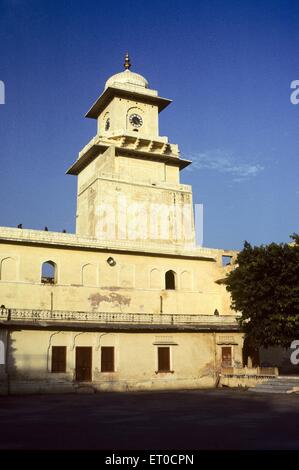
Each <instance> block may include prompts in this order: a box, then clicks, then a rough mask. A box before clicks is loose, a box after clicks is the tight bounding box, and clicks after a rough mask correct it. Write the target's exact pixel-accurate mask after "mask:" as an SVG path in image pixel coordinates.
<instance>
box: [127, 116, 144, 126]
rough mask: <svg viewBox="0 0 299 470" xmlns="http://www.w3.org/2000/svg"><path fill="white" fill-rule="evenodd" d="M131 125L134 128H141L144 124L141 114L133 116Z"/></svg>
mask: <svg viewBox="0 0 299 470" xmlns="http://www.w3.org/2000/svg"><path fill="white" fill-rule="evenodd" d="M130 123H131V124H132V126H134V127H141V126H142V124H143V120H142V117H141V116H139V114H131V116H130Z"/></svg>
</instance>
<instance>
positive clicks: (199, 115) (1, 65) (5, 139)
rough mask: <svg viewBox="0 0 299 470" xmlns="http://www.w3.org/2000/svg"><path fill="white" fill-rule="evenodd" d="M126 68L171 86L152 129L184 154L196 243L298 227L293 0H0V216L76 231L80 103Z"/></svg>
mask: <svg viewBox="0 0 299 470" xmlns="http://www.w3.org/2000/svg"><path fill="white" fill-rule="evenodd" d="M126 50H129V52H130V55H131V58H132V63H133V67H132V69H131V70H133V71H136V72H139V73H141V74H142V75H144V76H145V77H146V78H147V79H148V81H149V83H150V86H151V88H154V89H158V90H159V94H160V95H161V96H164V97H167V98H171V99H173V100H174V102H173V104H172V105H171V106H169V107H168V108H167V110H165V111H164V112H162V113H161V115H160V131H161V132H160V133H161V135H168V136H169V138H170V141H171V142H174V143H178V144H179V145H180V148H181V154H182V156H183V157H186V158H191V159H193V161H194V164H193V165H192V167H191V168H190V170H184V172H183V173H182V181H183V182H184V183H188V184H192V185H193V191H194V202H198V203H203V204H204V245H205V246H211V247H223V248H236V249H239V248H241V247H242V244H243V241H244V240H245V239H247V240H248V241H250V242H251V243H254V244H261V243H268V242H271V241H276V242H281V241H288V239H289V238H288V237H289V234H291V233H293V232H294V231H297V232H298V231H299V227H298V206H299V181H298V176H299V158H298V150H299V105H297V106H294V105H292V104H291V102H290V93H291V90H290V83H291V81H293V80H299V60H298V57H299V2H298V1H288V0H282V1H275V0H271V1H266V0H259V1H254V0H251V1H249V0H248V1H245V0H243V1H237V0H234V1H229V0H227V1H224V0H222V1H220V0H218V1H217V0H203V1H200V0H196V1H192V0H184V1H182V0H180V1H179V0H163V1H162V0H158V1H156V0H151V1H150V2H149V1H142V0H140V1H138V2H137V1H127V0H122V1H117V0H114V1H113V2H110V1H107V0H106V1H101V0H97V1H93V0H84V1H83V0H78V1H76V0H59V1H57V0H51V1H50V0H49V1H46V0H43V1H41V0H0V80H2V81H3V82H4V83H5V86H6V104H5V105H0V142H1V145H0V162H1V185H0V225H2V226H16V225H17V224H18V223H23V225H24V227H29V228H36V229H40V228H41V229H42V228H43V227H44V226H45V225H47V226H48V227H49V230H58V231H60V230H62V229H64V228H65V229H67V230H68V231H70V232H72V231H74V227H75V223H74V222H75V203H76V178H75V177H73V176H66V175H65V170H66V169H67V168H68V167H69V166H70V164H71V163H72V162H73V161H74V160H75V158H76V157H77V154H78V151H79V150H80V149H81V148H82V147H83V146H84V145H85V144H86V143H87V141H88V140H89V139H90V138H91V137H93V136H94V135H95V132H96V125H95V122H94V121H93V120H89V119H84V114H85V112H86V111H87V110H88V109H89V107H90V105H91V104H92V103H93V101H94V100H95V99H96V98H97V97H98V95H99V94H100V93H101V91H102V89H103V85H104V82H105V80H106V79H107V78H108V77H109V76H111V75H112V74H114V73H116V72H119V71H121V70H122V64H123V55H124V52H125V51H126Z"/></svg>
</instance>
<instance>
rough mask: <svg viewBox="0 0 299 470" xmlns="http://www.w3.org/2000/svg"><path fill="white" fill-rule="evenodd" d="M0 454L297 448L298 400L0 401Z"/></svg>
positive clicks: (189, 394) (108, 397)
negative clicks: (16, 451)
mask: <svg viewBox="0 0 299 470" xmlns="http://www.w3.org/2000/svg"><path fill="white" fill-rule="evenodd" d="M0 422H1V428H0V449H115V450H118V449H119V450H121V449H159V450H163V449H164V450H167V449H186V450H188V449H199V450H200V449H299V426H298V423H299V396H298V395H297V396H296V395H277V394H276V395H274V394H255V393H252V392H245V391H242V390H227V389H225V390H224V389H218V390H196V391H180V392H177V391H172V392H151V393H149V392H139V393H119V394H118V393H102V394H101V393H98V394H92V395H87V394H84V395H83V394H80V395H27V396H10V397H0Z"/></svg>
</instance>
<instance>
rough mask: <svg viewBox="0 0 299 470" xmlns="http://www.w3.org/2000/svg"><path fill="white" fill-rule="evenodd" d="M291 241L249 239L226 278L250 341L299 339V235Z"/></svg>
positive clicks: (261, 343) (278, 342)
mask: <svg viewBox="0 0 299 470" xmlns="http://www.w3.org/2000/svg"><path fill="white" fill-rule="evenodd" d="M291 238H292V239H293V240H294V242H292V243H291V244H287V243H282V244H276V243H271V244H270V245H266V246H264V245H262V246H259V247H257V246H254V247H252V246H251V245H250V243H248V242H245V243H244V248H243V250H242V251H241V252H240V253H239V254H238V257H237V261H236V262H237V267H236V269H234V270H233V271H231V272H230V273H229V274H228V276H227V278H226V288H227V290H228V291H229V292H230V294H231V296H232V308H233V309H234V310H236V311H238V312H240V313H241V314H242V317H241V318H240V325H241V327H242V329H243V331H244V332H245V336H246V338H247V340H248V342H249V343H250V344H252V345H253V346H255V347H258V346H265V347H267V346H275V345H279V346H283V347H288V346H290V344H291V342H292V341H293V340H294V339H299V235H298V234H293V235H292V236H291Z"/></svg>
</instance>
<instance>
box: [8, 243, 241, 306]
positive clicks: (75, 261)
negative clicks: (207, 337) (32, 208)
mask: <svg viewBox="0 0 299 470" xmlns="http://www.w3.org/2000/svg"><path fill="white" fill-rule="evenodd" d="M110 256H112V257H113V258H114V260H115V261H116V264H115V266H110V265H109V264H108V263H107V259H108V258H109V257H110ZM47 261H52V262H53V263H55V264H56V267H57V273H56V278H57V283H56V284H55V285H48V284H42V283H41V269H42V264H43V263H44V262H47ZM0 263H1V264H0V265H1V266H2V269H1V274H0V299H1V300H0V303H1V304H4V305H5V306H6V307H7V308H30V309H49V308H51V294H52V299H53V308H54V309H55V310H83V311H101V312H111V311H114V312H130V313H135V312H136V313H138V312H141V313H142V312H144V313H160V310H161V298H162V311H163V313H172V314H176V313H177V314H208V315H213V313H214V311H215V309H218V311H219V313H220V314H221V315H226V314H231V313H232V312H231V310H230V307H229V305H230V297H229V294H228V293H227V291H226V290H225V287H223V286H222V285H219V284H218V283H216V282H215V281H216V280H218V279H219V278H222V277H224V273H225V268H222V267H221V266H219V264H217V263H216V262H215V261H211V260H197V259H186V258H185V259H184V258H173V257H170V256H168V257H167V256H163V257H162V256H159V255H149V254H148V255H145V256H144V255H140V254H138V253H136V254H134V253H131V254H129V253H113V252H109V251H89V250H88V249H85V250H83V249H82V250H76V249H70V248H67V249H66V248H58V247H55V246H53V247H40V246H32V245H31V246H26V245H14V244H9V243H7V244H1V245H0ZM168 270H173V271H174V272H175V274H176V290H174V291H171V290H165V273H166V271H168Z"/></svg>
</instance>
